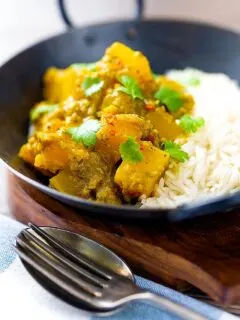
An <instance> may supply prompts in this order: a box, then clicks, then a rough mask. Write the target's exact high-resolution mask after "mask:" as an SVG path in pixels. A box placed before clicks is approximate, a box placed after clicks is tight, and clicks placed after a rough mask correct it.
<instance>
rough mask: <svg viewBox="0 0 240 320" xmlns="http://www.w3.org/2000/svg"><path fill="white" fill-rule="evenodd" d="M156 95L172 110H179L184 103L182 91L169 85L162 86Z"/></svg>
mask: <svg viewBox="0 0 240 320" xmlns="http://www.w3.org/2000/svg"><path fill="white" fill-rule="evenodd" d="M154 97H155V98H156V99H158V100H160V102H161V103H163V104H164V105H165V106H166V107H167V108H168V110H169V111H170V112H177V111H178V110H179V109H180V108H181V107H182V106H183V104H184V101H183V99H182V98H181V95H180V93H179V92H177V91H175V90H173V89H171V88H168V87H161V88H160V89H159V90H158V91H157V92H156V93H155V95H154Z"/></svg>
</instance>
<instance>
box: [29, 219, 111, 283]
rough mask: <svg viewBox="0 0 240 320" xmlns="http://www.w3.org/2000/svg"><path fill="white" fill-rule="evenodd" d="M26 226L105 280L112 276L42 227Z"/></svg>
mask: <svg viewBox="0 0 240 320" xmlns="http://www.w3.org/2000/svg"><path fill="white" fill-rule="evenodd" d="M28 226H29V227H30V228H31V229H32V230H33V231H35V232H36V234H38V235H39V236H40V237H42V238H43V239H44V240H46V241H47V242H48V243H49V244H51V245H52V246H53V247H55V248H56V249H58V250H59V251H61V252H62V253H63V254H64V256H67V257H68V258H70V259H73V260H74V261H75V262H78V263H79V264H81V265H84V266H85V267H87V268H89V269H91V270H92V271H94V272H95V273H96V274H98V275H100V276H102V277H103V278H105V279H107V280H109V279H111V278H112V276H111V271H109V270H107V269H106V268H104V267H103V266H100V265H97V264H96V263H94V262H93V261H91V260H90V259H87V258H86V257H84V256H83V255H82V254H81V253H80V252H78V254H76V253H75V252H73V250H71V249H70V248H69V247H67V245H66V244H65V243H63V242H61V241H59V240H57V239H56V238H54V237H53V236H51V235H50V234H48V233H47V232H46V231H44V230H43V229H40V228H39V227H37V226H36V225H34V224H32V223H29V224H28Z"/></svg>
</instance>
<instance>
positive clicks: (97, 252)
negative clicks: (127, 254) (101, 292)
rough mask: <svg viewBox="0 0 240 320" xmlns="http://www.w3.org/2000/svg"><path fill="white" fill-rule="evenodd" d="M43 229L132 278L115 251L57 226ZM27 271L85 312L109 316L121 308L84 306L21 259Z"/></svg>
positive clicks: (89, 256) (104, 265) (21, 235)
mask: <svg viewBox="0 0 240 320" xmlns="http://www.w3.org/2000/svg"><path fill="white" fill-rule="evenodd" d="M41 229H43V230H44V231H46V232H47V233H48V234H49V235H51V236H53V237H54V238H57V239H61V241H62V242H63V243H64V244H66V245H67V246H68V247H69V248H70V249H72V250H73V251H75V252H76V253H77V252H80V253H81V254H82V255H84V256H85V257H86V258H89V259H90V260H92V261H93V262H96V263H97V264H101V265H102V266H103V267H107V268H108V269H110V270H111V271H113V272H114V273H117V274H119V275H121V276H125V277H127V278H129V279H130V280H132V281H135V280H134V276H133V273H132V271H131V270H130V268H129V267H128V265H127V264H126V263H125V262H124V261H123V260H122V259H121V258H120V257H119V256H117V255H116V254H115V253H113V252H112V251H110V250H108V249H107V248H106V247H103V246H102V245H101V244H99V243H97V242H95V241H93V240H91V239H88V238H86V237H84V236H82V235H79V234H77V233H73V232H70V231H66V230H62V229H59V228H53V227H41ZM27 230H28V231H29V232H31V233H33V231H32V229H31V228H29V229H27ZM18 237H19V238H21V237H23V234H22V233H20V235H19V236H18ZM21 261H22V263H23V264H24V266H25V268H26V269H27V271H28V272H29V273H30V274H31V276H32V277H33V278H34V279H35V280H36V281H37V282H38V283H39V284H40V285H41V286H42V287H43V288H45V289H46V290H47V291H50V292H51V293H52V294H54V295H55V296H56V297H58V298H60V299H61V300H63V301H65V302H67V303H69V304H71V305H72V306H74V307H77V308H79V309H81V310H84V311H86V312H90V313H94V314H97V315H102V316H109V315H112V314H114V313H116V312H118V311H120V310H121V309H122V307H121V308H117V309H115V310H113V311H109V312H100V311H99V310H98V311H96V310H94V309H90V308H88V307H87V306H86V304H84V303H81V302H80V301H79V300H78V299H76V298H75V297H74V296H71V295H70V294H67V293H66V291H64V290H62V289H61V288H60V287H58V286H57V285H56V283H54V282H52V281H51V280H49V279H48V278H47V277H45V276H43V275H42V274H41V273H40V272H38V271H37V270H36V269H34V268H33V267H32V266H31V265H30V264H28V263H27V262H26V261H24V260H22V259H21Z"/></svg>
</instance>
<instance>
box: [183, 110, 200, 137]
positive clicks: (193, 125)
mask: <svg viewBox="0 0 240 320" xmlns="http://www.w3.org/2000/svg"><path fill="white" fill-rule="evenodd" d="M204 123H205V121H204V119H203V118H201V117H192V116H190V115H188V114H185V115H184V116H182V117H181V119H180V122H179V126H180V127H181V128H182V129H183V130H184V131H185V132H187V133H190V132H193V133H194V132H196V131H197V130H198V129H199V128H201V127H202V126H203V125H204Z"/></svg>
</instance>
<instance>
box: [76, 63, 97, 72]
mask: <svg viewBox="0 0 240 320" xmlns="http://www.w3.org/2000/svg"><path fill="white" fill-rule="evenodd" d="M96 64H97V63H96V62H89V63H73V64H71V67H72V68H75V69H80V70H81V69H88V70H92V71H94V70H96Z"/></svg>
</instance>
